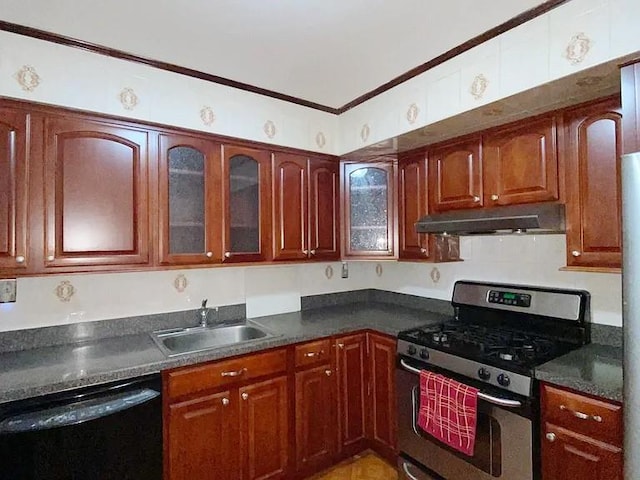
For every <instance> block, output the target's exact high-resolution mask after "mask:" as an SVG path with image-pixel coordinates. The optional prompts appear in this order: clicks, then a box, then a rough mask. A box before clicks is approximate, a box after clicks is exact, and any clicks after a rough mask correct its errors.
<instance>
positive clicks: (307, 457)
mask: <svg viewBox="0 0 640 480" xmlns="http://www.w3.org/2000/svg"><path fill="white" fill-rule="evenodd" d="M332 373H333V372H332V371H331V369H330V367H329V365H328V364H327V365H325V366H320V367H316V368H312V369H309V370H304V371H301V372H298V373H296V385H295V396H296V398H295V405H296V465H297V470H298V472H299V473H301V472H305V473H312V472H315V471H317V470H319V469H322V468H325V467H328V466H329V465H331V463H332V461H333V459H334V455H335V451H336V442H337V429H336V420H337V418H336V409H335V406H334V404H335V402H336V395H335V386H334V385H335V384H334V376H333V374H332Z"/></svg>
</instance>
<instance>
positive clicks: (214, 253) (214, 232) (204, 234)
mask: <svg viewBox="0 0 640 480" xmlns="http://www.w3.org/2000/svg"><path fill="white" fill-rule="evenodd" d="M219 165H220V145H218V144H216V143H214V142H211V141H209V140H206V139H203V138H198V137H192V136H188V135H177V134H174V135H165V134H162V135H160V170H159V181H160V199H159V201H160V205H159V211H160V215H159V224H160V261H161V263H163V264H171V265H176V264H190V265H193V264H200V263H203V264H207V263H212V262H215V261H218V262H219V261H220V259H221V257H222V254H221V246H220V235H219V226H220V223H221V222H220V220H219V218H220V197H221V193H220V167H219Z"/></svg>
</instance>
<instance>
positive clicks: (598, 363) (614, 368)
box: [536, 343, 623, 402]
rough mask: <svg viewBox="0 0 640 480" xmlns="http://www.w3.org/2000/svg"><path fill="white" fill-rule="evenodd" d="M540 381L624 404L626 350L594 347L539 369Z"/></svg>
mask: <svg viewBox="0 0 640 480" xmlns="http://www.w3.org/2000/svg"><path fill="white" fill-rule="evenodd" d="M536 378H537V379H538V380H542V381H545V382H548V383H553V384H555V385H558V386H561V387H567V388H572V389H574V390H577V391H580V392H584V393H589V394H591V395H596V396H598V397H603V398H607V399H609V400H615V401H617V402H622V401H623V398H622V395H623V392H622V347H620V346H611V345H601V344H597V343H591V344H589V345H586V346H584V347H582V348H579V349H578V350H574V351H573V352H570V353H568V354H566V355H563V356H562V357H559V358H556V359H555V360H551V361H550V362H547V363H545V364H544V365H541V366H540V367H538V368H536Z"/></svg>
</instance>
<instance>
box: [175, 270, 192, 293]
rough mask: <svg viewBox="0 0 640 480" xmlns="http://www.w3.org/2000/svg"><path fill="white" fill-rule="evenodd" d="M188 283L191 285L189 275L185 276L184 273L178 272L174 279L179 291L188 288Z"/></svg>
mask: <svg viewBox="0 0 640 480" xmlns="http://www.w3.org/2000/svg"><path fill="white" fill-rule="evenodd" d="M187 285H189V282H188V281H187V277H185V276H184V275H183V274H182V273H180V274H178V275H177V276H176V278H175V280H174V281H173V287H174V288H175V289H176V291H177V292H178V293H182V292H184V291H185V290H186V289H187Z"/></svg>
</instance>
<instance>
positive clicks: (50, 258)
mask: <svg viewBox="0 0 640 480" xmlns="http://www.w3.org/2000/svg"><path fill="white" fill-rule="evenodd" d="M55 259H56V257H54V256H53V255H49V256H48V257H47V261H48V262H53V261H54V260H55Z"/></svg>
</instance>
